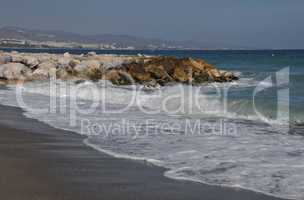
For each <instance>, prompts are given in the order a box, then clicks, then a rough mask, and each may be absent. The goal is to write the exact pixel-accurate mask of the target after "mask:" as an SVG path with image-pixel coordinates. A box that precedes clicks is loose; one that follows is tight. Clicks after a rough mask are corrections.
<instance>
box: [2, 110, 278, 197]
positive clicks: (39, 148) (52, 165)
mask: <svg viewBox="0 0 304 200" xmlns="http://www.w3.org/2000/svg"><path fill="white" fill-rule="evenodd" d="M0 111H1V116H0V130H1V132H0V133H1V145H0V148H1V151H0V154H1V155H0V160H1V163H4V164H2V165H1V166H0V170H1V171H2V172H5V173H4V175H3V176H2V179H1V181H0V184H1V188H2V190H1V191H0V196H1V197H2V198H3V199H8V200H10V199H20V198H21V199H25V200H27V199H33V198H39V199H42V200H44V199H55V200H56V199H75V200H77V199H100V198H105V199H202V198H204V199H233V200H237V199H240V200H241V199H242V200H243V199H259V200H268V199H279V198H276V197H272V196H267V195H264V194H261V193H257V192H253V191H248V190H242V189H238V188H226V187H221V186H210V185H206V184H201V183H195V182H191V181H183V180H180V181H179V180H174V179H169V178H167V177H165V176H164V172H165V171H166V169H164V168H160V167H157V166H153V165H150V164H147V163H146V162H138V161H132V160H127V159H118V158H114V157H111V156H109V155H107V154H104V153H102V152H99V151H96V150H94V149H93V148H91V147H89V146H87V145H85V144H84V143H83V140H84V139H85V138H84V137H82V136H80V135H78V134H75V133H72V132H69V131H64V130H59V129H55V128H52V127H50V126H49V125H46V124H44V123H42V122H38V121H37V120H34V119H29V118H26V117H24V116H23V111H22V110H21V109H20V108H15V107H8V106H2V105H0ZM15 122H18V124H17V125H16V124H15ZM21 134H22V135H21Z"/></svg>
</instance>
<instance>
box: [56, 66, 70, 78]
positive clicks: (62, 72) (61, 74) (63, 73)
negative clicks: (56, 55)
mask: <svg viewBox="0 0 304 200" xmlns="http://www.w3.org/2000/svg"><path fill="white" fill-rule="evenodd" d="M56 78H57V79H62V80H67V79H69V78H70V74H69V73H68V72H67V71H66V70H65V69H63V68H59V69H57V70H56Z"/></svg>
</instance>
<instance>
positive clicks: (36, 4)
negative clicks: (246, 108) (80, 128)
mask: <svg viewBox="0 0 304 200" xmlns="http://www.w3.org/2000/svg"><path fill="white" fill-rule="evenodd" d="M0 26H20V27H23V28H30V29H39V30H63V31H67V32H72V33H80V34H99V33H110V34H128V35H133V36H140V37H146V38H160V39H166V40H180V41H188V40H189V41H194V42H199V43H202V44H206V46H213V47H220V48H288V49H299V48H304V0H1V2H0Z"/></svg>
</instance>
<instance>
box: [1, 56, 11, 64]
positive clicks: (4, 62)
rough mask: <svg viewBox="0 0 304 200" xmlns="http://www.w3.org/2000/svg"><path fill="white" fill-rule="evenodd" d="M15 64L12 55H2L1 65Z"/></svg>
mask: <svg viewBox="0 0 304 200" xmlns="http://www.w3.org/2000/svg"><path fill="white" fill-rule="evenodd" d="M10 62H13V58H12V56H10V55H5V54H4V55H0V65H2V64H7V63H10Z"/></svg>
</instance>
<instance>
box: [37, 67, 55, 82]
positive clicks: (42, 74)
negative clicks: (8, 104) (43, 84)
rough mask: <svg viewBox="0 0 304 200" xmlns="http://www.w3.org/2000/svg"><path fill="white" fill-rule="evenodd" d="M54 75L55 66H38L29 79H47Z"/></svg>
mask: <svg viewBox="0 0 304 200" xmlns="http://www.w3.org/2000/svg"><path fill="white" fill-rule="evenodd" d="M55 76H56V68H50V69H45V68H38V69H36V70H35V71H34V72H33V73H32V76H31V79H32V80H47V79H49V78H50V77H55Z"/></svg>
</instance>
